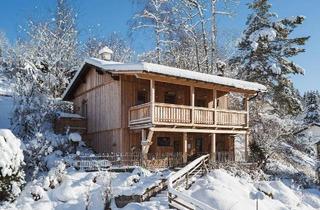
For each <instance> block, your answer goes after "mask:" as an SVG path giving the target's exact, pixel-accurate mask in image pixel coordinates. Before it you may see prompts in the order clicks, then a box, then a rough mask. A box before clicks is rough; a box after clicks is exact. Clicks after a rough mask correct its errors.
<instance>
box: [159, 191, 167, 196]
mask: <svg viewBox="0 0 320 210" xmlns="http://www.w3.org/2000/svg"><path fill="white" fill-rule="evenodd" d="M158 196H159V197H168V191H162V192H160V193H158V194H157V195H156V197H158Z"/></svg>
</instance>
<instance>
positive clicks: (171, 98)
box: [164, 91, 177, 104]
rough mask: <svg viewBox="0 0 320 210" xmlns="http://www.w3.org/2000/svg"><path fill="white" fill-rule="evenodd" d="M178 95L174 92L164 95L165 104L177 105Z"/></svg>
mask: <svg viewBox="0 0 320 210" xmlns="http://www.w3.org/2000/svg"><path fill="white" fill-rule="evenodd" d="M176 102H177V101H176V93H175V92H173V91H168V92H166V93H165V95H164V103H167V104H176Z"/></svg>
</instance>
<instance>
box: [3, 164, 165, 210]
mask: <svg viewBox="0 0 320 210" xmlns="http://www.w3.org/2000/svg"><path fill="white" fill-rule="evenodd" d="M58 168H59V167H58ZM58 168H57V169H58ZM57 169H55V170H51V171H50V172H49V174H48V176H45V177H42V178H39V179H38V180H34V181H33V182H30V183H28V184H27V186H26V187H25V188H24V190H23V191H22V193H21V195H20V196H19V197H18V198H17V200H16V201H15V202H14V203H12V204H6V205H4V206H2V207H0V209H8V210H9V209H10V210H14V209H19V210H29V209H30V210H31V209H33V210H50V209H57V210H62V209H63V210H66V209H69V210H82V209H92V210H93V209H94V210H99V209H101V210H103V209H104V206H105V203H106V198H107V194H108V192H111V194H112V196H113V197H116V196H118V195H135V194H141V193H143V192H144V191H145V190H146V189H147V188H150V187H152V186H154V185H157V183H158V182H159V180H160V179H162V178H166V176H168V174H169V173H170V171H163V172H156V173H151V172H149V171H147V170H144V169H142V168H135V169H134V170H133V171H132V172H119V173H118V172H106V171H101V172H79V171H76V170H75V169H73V168H69V169H67V170H66V171H65V172H63V171H64V169H63V166H62V167H61V168H60V169H59V170H57ZM60 178H61V180H59V179H60ZM59 182H60V183H59ZM109 196H110V195H109ZM111 206H112V209H115V208H116V207H115V204H114V203H112V204H111Z"/></svg>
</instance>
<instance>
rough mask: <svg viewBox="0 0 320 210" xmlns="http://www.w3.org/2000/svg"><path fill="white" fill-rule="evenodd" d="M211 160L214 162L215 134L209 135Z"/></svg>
mask: <svg viewBox="0 0 320 210" xmlns="http://www.w3.org/2000/svg"><path fill="white" fill-rule="evenodd" d="M210 152H211V160H212V161H216V134H215V133H213V134H212V135H211V151H210Z"/></svg>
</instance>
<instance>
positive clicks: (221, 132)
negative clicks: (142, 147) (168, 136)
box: [149, 127, 247, 134]
mask: <svg viewBox="0 0 320 210" xmlns="http://www.w3.org/2000/svg"><path fill="white" fill-rule="evenodd" d="M149 130H152V131H157V132H176V133H218V134H245V133H246V132H247V131H246V130H213V129H195V128H165V127H161V128H159V127H152V128H149Z"/></svg>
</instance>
